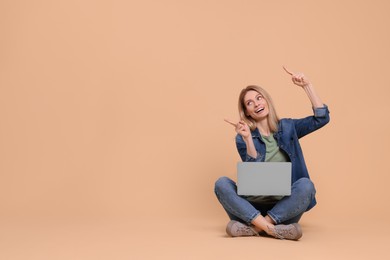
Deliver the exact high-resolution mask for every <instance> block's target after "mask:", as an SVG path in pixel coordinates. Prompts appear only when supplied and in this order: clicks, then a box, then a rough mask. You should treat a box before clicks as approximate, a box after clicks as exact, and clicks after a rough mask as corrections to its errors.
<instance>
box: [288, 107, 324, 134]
mask: <svg viewBox="0 0 390 260" xmlns="http://www.w3.org/2000/svg"><path fill="white" fill-rule="evenodd" d="M313 112H314V115H312V116H308V117H305V118H302V119H293V122H294V127H295V131H296V133H297V135H298V138H301V137H303V136H305V135H307V134H310V133H311V132H314V131H315V130H317V129H320V128H321V127H323V126H324V125H326V124H327V123H328V122H329V121H330V117H329V109H328V106H327V105H324V107H320V108H316V109H313Z"/></svg>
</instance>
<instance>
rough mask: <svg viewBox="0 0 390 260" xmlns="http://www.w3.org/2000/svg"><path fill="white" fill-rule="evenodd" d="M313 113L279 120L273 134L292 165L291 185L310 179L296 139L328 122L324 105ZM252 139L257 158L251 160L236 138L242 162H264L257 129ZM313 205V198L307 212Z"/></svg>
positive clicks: (244, 147) (314, 200)
mask: <svg viewBox="0 0 390 260" xmlns="http://www.w3.org/2000/svg"><path fill="white" fill-rule="evenodd" d="M313 112H314V115H313V116H308V117H306V118H302V119H290V118H285V119H281V120H280V121H279V125H278V131H277V132H276V133H274V137H275V140H276V142H277V143H278V146H279V148H280V149H281V150H282V151H284V152H285V153H286V154H287V155H288V157H289V158H290V161H291V163H292V176H291V184H292V183H294V182H295V181H297V180H298V179H300V178H304V177H305V178H310V177H309V173H308V171H307V167H306V163H305V159H304V157H303V153H302V149H301V146H300V144H299V140H298V139H299V138H301V137H303V136H305V135H307V134H310V133H311V132H313V131H315V130H317V129H319V128H321V127H323V126H324V125H326V124H327V123H328V122H329V120H330V117H329V110H328V107H327V106H326V105H324V107H321V108H316V109H313ZM252 138H253V143H254V145H255V148H256V151H257V157H256V158H253V157H251V156H249V155H248V154H247V149H246V144H245V142H244V140H243V138H242V136H241V135H237V136H236V146H237V150H238V153H239V154H240V157H241V159H242V161H244V162H264V160H265V153H266V150H265V149H266V147H265V143H264V142H263V140H262V138H261V135H260V132H259V130H258V129H257V128H256V129H255V130H253V131H252ZM315 205H316V199H315V197H314V198H313V200H312V201H311V203H310V205H309V207H308V209H307V210H310V209H311V208H313V207H314V206H315Z"/></svg>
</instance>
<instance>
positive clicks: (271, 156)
mask: <svg viewBox="0 0 390 260" xmlns="http://www.w3.org/2000/svg"><path fill="white" fill-rule="evenodd" d="M261 137H262V139H263V141H264V143H265V147H266V153H265V161H266V162H288V161H289V159H288V156H287V155H286V154H285V153H284V152H283V151H281V150H280V149H279V146H278V144H277V142H276V140H275V138H274V136H273V134H271V135H269V136H264V135H262V136H261ZM282 198H283V196H246V199H247V200H248V201H250V202H254V203H259V204H274V203H276V202H277V201H279V200H281V199H282Z"/></svg>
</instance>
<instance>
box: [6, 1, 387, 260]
mask: <svg viewBox="0 0 390 260" xmlns="http://www.w3.org/2000/svg"><path fill="white" fill-rule="evenodd" d="M389 11H390V4H389V3H388V1H384V0H383V1H379V0H376V1H375V0H374V1H304V0H298V1H254V0H245V1H231V0H223V1H222V0H218V1H204V0H197V1H195V0H191V1H179V0H167V1H150V0H146V1H119V0H111V1H108V0H106V1H104V0H100V1H92V0H90V1H87V0H83V1H81V0H80V1H75V0H70V1H69V0H68V1H48V0H40V1H39V0H37V1H23V0H12V1H10V0H9V1H7V0H1V1H0V33H1V41H0V118H1V122H0V124H1V126H0V138H1V139H0V158H1V159H0V160H1V161H0V258H1V259H184V258H185V259H222V258H224V259H238V258H239V257H240V259H245V258H246V259H250V258H253V256H258V257H259V258H260V257H261V258H262V259H266V258H271V257H272V258H276V259H280V258H282V257H288V258H289V259H367V258H368V257H369V258H371V259H385V258H386V257H389V256H390V253H389V252H388V244H389V236H388V234H389V231H390V225H389V223H388V218H389V217H388V214H389V200H390V195H389V192H388V190H389V188H388V187H389V181H390V178H389V166H388V160H387V155H388V150H387V149H388V147H389V145H390V140H389V135H388V133H389V130H390V124H389V123H388V114H389V112H390V107H389V103H388V98H389V94H390V93H389V86H390V80H389V76H388V75H389V67H390V66H389V65H390V62H389V60H390V49H389V46H390V31H389V23H390V17H389V15H388V14H389ZM282 65H286V66H287V67H288V68H290V69H291V70H294V71H302V72H304V73H305V74H306V75H307V76H308V77H309V78H310V79H311V81H312V82H313V84H314V85H315V86H316V89H317V91H318V93H319V94H320V96H321V98H322V99H323V101H324V102H325V103H326V104H328V105H329V108H330V110H331V123H330V124H329V125H327V126H326V127H325V128H324V129H322V130H321V131H318V132H316V133H314V134H312V135H310V136H308V137H306V138H304V139H302V143H301V144H302V146H303V149H304V152H305V156H306V161H307V164H308V167H309V170H310V173H311V176H312V179H313V180H314V182H315V184H316V187H317V190H318V193H317V194H318V195H317V198H318V206H317V207H316V208H315V209H313V210H312V211H311V212H310V213H308V214H306V215H305V216H304V218H303V219H302V226H303V231H304V236H303V238H302V239H301V240H300V241H299V242H291V241H279V240H274V239H267V238H236V239H231V238H227V237H226V235H225V233H224V228H225V225H226V223H227V221H228V219H227V217H226V216H225V213H224V211H223V210H222V207H220V205H219V203H218V202H217V200H216V199H215V196H214V193H213V186H214V182H215V180H216V179H217V178H218V177H219V176H222V175H227V176H230V177H232V178H234V176H235V164H236V162H237V161H238V160H239V157H238V153H237V152H236V149H235V144H234V135H235V133H234V130H233V129H232V128H231V127H230V126H229V125H227V124H226V123H224V122H223V120H222V119H223V118H224V117H228V118H231V119H237V105H236V103H237V96H238V93H239V91H240V90H241V89H242V88H243V87H245V86H246V85H248V84H258V85H261V86H263V87H265V88H266V89H267V90H268V91H269V92H270V94H271V95H272V96H273V99H274V101H275V103H276V107H277V110H278V112H279V115H280V116H282V117H303V116H306V115H309V114H310V113H311V108H310V102H309V100H308V99H307V97H306V96H305V94H304V92H303V91H302V90H301V89H299V88H298V87H296V86H294V85H293V84H292V83H291V81H290V78H289V77H288V75H287V74H286V73H284V71H283V70H282ZM385 148H387V149H385ZM386 246H387V248H386Z"/></svg>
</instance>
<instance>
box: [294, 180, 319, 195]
mask: <svg viewBox="0 0 390 260" xmlns="http://www.w3.org/2000/svg"><path fill="white" fill-rule="evenodd" d="M294 186H296V187H297V188H298V189H299V191H300V192H302V193H305V194H310V195H312V196H314V195H315V193H316V189H315V187H314V183H313V182H312V181H311V180H310V179H309V178H300V179H299V180H297V181H296V182H295V183H294Z"/></svg>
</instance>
